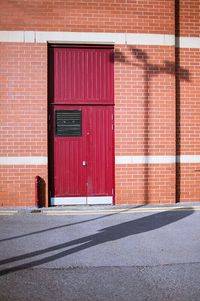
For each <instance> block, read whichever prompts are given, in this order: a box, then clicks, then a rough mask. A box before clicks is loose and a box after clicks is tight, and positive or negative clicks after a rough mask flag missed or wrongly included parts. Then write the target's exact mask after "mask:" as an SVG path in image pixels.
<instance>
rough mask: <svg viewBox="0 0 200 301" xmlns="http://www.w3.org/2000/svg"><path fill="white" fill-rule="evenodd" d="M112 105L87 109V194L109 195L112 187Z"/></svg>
mask: <svg viewBox="0 0 200 301" xmlns="http://www.w3.org/2000/svg"><path fill="white" fill-rule="evenodd" d="M112 116H113V107H109V106H108V107H105V106H95V107H89V108H88V109H87V118H88V131H87V161H88V165H87V182H88V190H87V196H111V195H112V188H113V129H112V123H113V121H112Z"/></svg>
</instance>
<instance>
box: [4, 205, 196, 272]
mask: <svg viewBox="0 0 200 301" xmlns="http://www.w3.org/2000/svg"><path fill="white" fill-rule="evenodd" d="M193 212H194V210H193V208H188V207H187V208H181V209H175V210H170V211H165V212H159V213H156V214H152V215H150V216H145V217H142V218H139V219H136V220H132V221H128V222H124V223H120V224H117V225H114V226H110V227H106V228H103V229H101V230H100V231H99V232H98V233H95V234H93V235H88V236H85V237H82V238H79V239H75V240H72V241H69V242H65V243H62V244H58V245H55V246H52V247H48V248H45V249H41V250H36V251H34V252H30V253H26V254H23V255H19V256H15V257H11V258H7V259H4V260H1V261H0V265H3V264H8V263H13V262H18V261H19V260H24V259H29V258H33V257H35V256H39V255H44V254H46V255H47V254H48V253H49V252H52V251H59V250H61V249H64V248H69V247H72V248H71V249H67V250H64V251H61V252H59V253H57V254H54V255H47V256H46V257H45V258H42V259H37V260H35V261H31V262H28V263H22V264H21V265H17V266H14V267H10V268H6V269H3V270H1V271H0V274H1V275H5V274H8V273H11V272H16V271H20V270H23V269H27V268H33V267H36V266H38V265H41V264H44V263H48V262H51V261H53V260H56V259H60V258H62V257H65V256H67V255H70V254H73V253H76V252H79V251H82V250H85V249H87V248H91V247H93V246H97V245H100V244H104V243H106V242H109V241H114V240H118V239H121V238H125V237H128V236H132V235H134V234H140V233H144V232H148V231H153V230H156V229H159V228H161V227H164V226H167V225H169V224H171V223H174V222H177V221H179V220H181V219H183V218H185V217H187V216H189V215H191V214H193Z"/></svg>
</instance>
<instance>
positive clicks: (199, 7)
mask: <svg viewBox="0 0 200 301" xmlns="http://www.w3.org/2000/svg"><path fill="white" fill-rule="evenodd" d="M179 2H180V9H179V16H180V21H179V22H180V35H181V36H190V37H199V36H200V2H199V1H198V0H184V1H181V0H179Z"/></svg>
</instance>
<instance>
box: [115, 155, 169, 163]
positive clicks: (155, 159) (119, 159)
mask: <svg viewBox="0 0 200 301" xmlns="http://www.w3.org/2000/svg"><path fill="white" fill-rule="evenodd" d="M115 163H116V164H117V165H118V164H174V163H175V156H116V157H115Z"/></svg>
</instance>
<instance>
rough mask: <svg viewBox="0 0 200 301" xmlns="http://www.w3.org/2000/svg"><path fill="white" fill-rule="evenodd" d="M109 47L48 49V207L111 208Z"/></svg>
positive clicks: (112, 153)
mask: <svg viewBox="0 0 200 301" xmlns="http://www.w3.org/2000/svg"><path fill="white" fill-rule="evenodd" d="M113 55H114V52H113V48H112V47H108V46H102V47H99V46H93V47H91V46H79V47H77V46H63V45H53V46H50V48H49V112H50V136H49V137H50V146H49V155H50V156H49V158H50V160H49V164H50V173H51V177H50V195H51V205H64V204H112V203H113V194H114V164H113V163H114V143H113V139H114V137H113V103H114V86H113V82H114V80H113V78H114V68H113Z"/></svg>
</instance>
